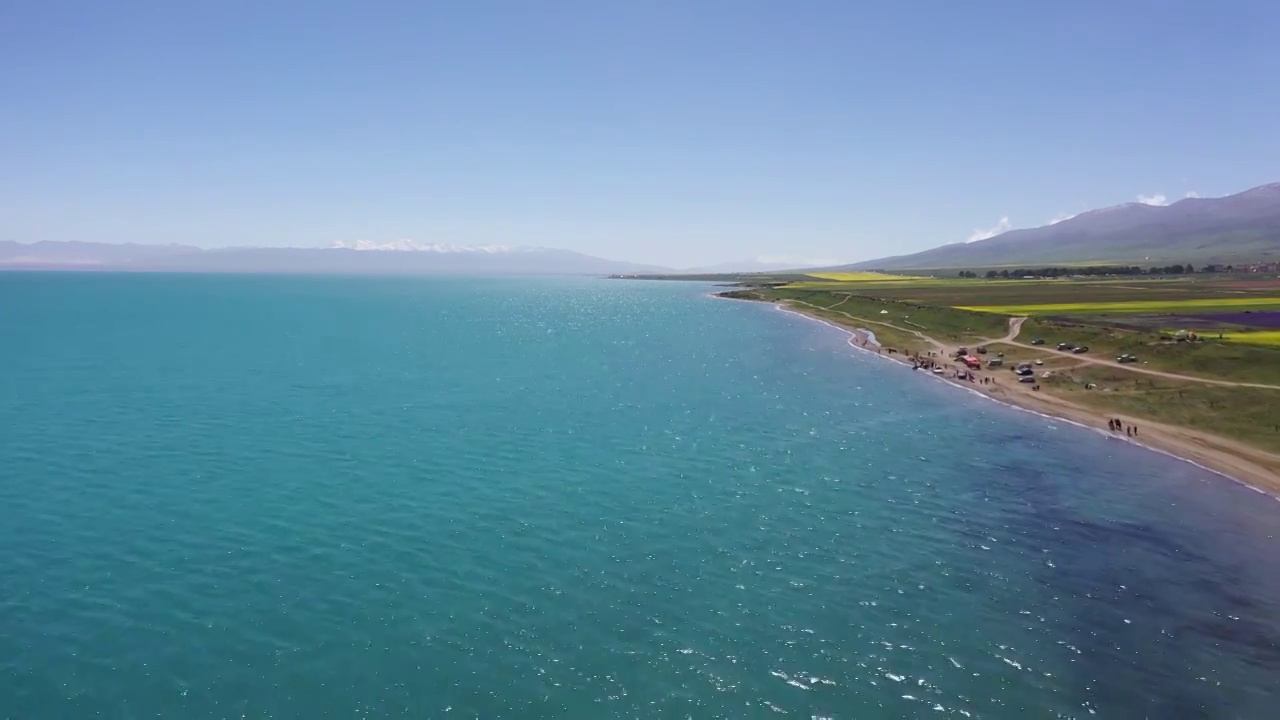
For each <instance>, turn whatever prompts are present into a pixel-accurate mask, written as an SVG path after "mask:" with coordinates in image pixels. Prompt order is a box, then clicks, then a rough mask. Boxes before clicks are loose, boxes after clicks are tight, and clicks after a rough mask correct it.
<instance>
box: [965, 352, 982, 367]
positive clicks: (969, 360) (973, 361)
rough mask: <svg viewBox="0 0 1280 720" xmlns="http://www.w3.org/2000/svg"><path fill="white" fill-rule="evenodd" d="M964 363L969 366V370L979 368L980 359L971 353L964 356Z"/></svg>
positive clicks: (980, 364) (980, 365)
mask: <svg viewBox="0 0 1280 720" xmlns="http://www.w3.org/2000/svg"><path fill="white" fill-rule="evenodd" d="M964 364H965V365H968V366H969V369H971V370H981V369H982V361H981V360H979V359H978V358H976V357H974V356H972V355H965V356H964Z"/></svg>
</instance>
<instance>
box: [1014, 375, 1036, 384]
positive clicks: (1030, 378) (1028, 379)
mask: <svg viewBox="0 0 1280 720" xmlns="http://www.w3.org/2000/svg"><path fill="white" fill-rule="evenodd" d="M1035 381H1036V378H1035V376H1034V375H1023V376H1022V377H1020V378H1018V382H1024V383H1033V382H1035Z"/></svg>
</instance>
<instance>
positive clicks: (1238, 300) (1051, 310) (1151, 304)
mask: <svg viewBox="0 0 1280 720" xmlns="http://www.w3.org/2000/svg"><path fill="white" fill-rule="evenodd" d="M958 307H960V308H961V309H963V310H972V311H974V312H985V313H997V314H1000V315H1137V314H1151V313H1166V314H1190V313H1213V312H1234V311H1238V310H1276V309H1280V297H1225V298H1195V299H1177V298H1161V299H1156V300H1145V299H1144V300H1125V301H1120V302H1097V301H1094V300H1090V301H1089V302H1073V303H1045V304H1029V305H963V306H958Z"/></svg>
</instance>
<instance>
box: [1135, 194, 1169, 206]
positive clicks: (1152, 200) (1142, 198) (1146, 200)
mask: <svg viewBox="0 0 1280 720" xmlns="http://www.w3.org/2000/svg"><path fill="white" fill-rule="evenodd" d="M1138 202H1140V203H1142V204H1143V205H1168V204H1169V198H1167V197H1165V196H1164V195H1163V194H1162V193H1156V194H1155V195H1139V196H1138Z"/></svg>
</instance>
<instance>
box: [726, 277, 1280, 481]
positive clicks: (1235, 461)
mask: <svg viewBox="0 0 1280 720" xmlns="http://www.w3.org/2000/svg"><path fill="white" fill-rule="evenodd" d="M714 296H715V297H720V298H721V299H724V300H734V299H737V298H725V297H722V296H720V295H714ZM748 302H759V301H758V300H748ZM766 302H769V301H766ZM769 304H771V305H773V307H774V308H775V309H777V310H779V311H781V312H784V313H787V314H790V315H797V316H799V317H802V318H805V319H808V320H812V321H815V322H819V323H822V324H823V325H826V326H828V327H832V328H835V329H838V330H840V331H841V332H843V333H845V334H846V335H847V336H848V337H847V338H846V343H847V344H848V345H849V347H851V348H853V349H854V350H858V351H861V352H865V353H868V354H871V355H875V356H878V357H882V358H884V359H886V360H888V361H890V362H893V363H895V364H898V365H902V366H904V367H910V366H911V360H910V358H909V357H907V356H905V355H902V354H899V353H894V354H885V353H882V352H877V351H875V350H874V349H872V348H871V347H868V346H867V345H866V344H864V342H866V341H868V340H869V338H868V337H867V335H866V334H867V333H870V332H871V331H869V330H863V329H861V328H853V327H849V326H846V325H840V324H838V323H834V322H831V321H829V320H826V319H824V318H821V317H817V316H815V315H811V314H809V313H807V312H805V311H804V310H803V309H800V308H796V307H791V306H788V305H786V304H785V303H777V302H770V303H769ZM872 337H874V336H872ZM935 342H936V341H935ZM939 344H941V343H939ZM876 347H879V346H878V344H876ZM926 375H927V376H929V377H931V378H934V379H937V380H941V381H943V382H946V383H947V384H949V385H952V386H955V387H958V388H962V389H965V390H968V391H970V392H972V393H974V394H976V395H978V396H980V397H984V398H986V399H988V400H991V401H993V402H997V403H1000V404H1002V405H1005V406H1007V407H1012V408H1015V409H1017V410H1021V411H1023V412H1029V413H1031V414H1033V415H1037V416H1039V417H1042V418H1044V419H1047V420H1056V421H1061V422H1066V423H1070V424H1072V425H1076V426H1078V427H1080V428H1083V429H1087V430H1093V431H1095V432H1098V433H1100V434H1102V435H1104V436H1106V437H1108V438H1111V439H1113V440H1117V441H1120V442H1127V443H1129V444H1131V445H1137V446H1138V447H1141V448H1144V449H1146V450H1150V451H1153V452H1157V453H1159V454H1161V455H1165V456H1168V457H1171V458H1173V459H1175V460H1180V461H1182V462H1185V463H1189V464H1191V465H1194V466H1196V467H1198V468H1200V469H1201V470H1206V471H1208V472H1211V473H1213V474H1215V475H1219V476H1221V477H1223V478H1226V479H1227V480H1230V481H1232V482H1234V483H1236V484H1238V485H1243V486H1244V487H1247V488H1249V489H1250V490H1253V491H1254V492H1257V493H1259V494H1262V495H1267V496H1269V497H1271V498H1272V499H1273V500H1280V457H1276V456H1273V455H1271V454H1270V453H1267V452H1265V451H1263V450H1259V449H1257V448H1253V447H1250V446H1247V445H1242V444H1240V443H1237V442H1235V441H1233V440H1230V439H1228V438H1222V437H1217V436H1213V435H1209V434H1207V433H1203V432H1200V431H1198V430H1193V429H1190V428H1185V427H1179V426H1176V425H1166V424H1164V423H1160V422H1158V421H1154V420H1150V419H1147V418H1133V417H1132V416H1128V415H1126V414H1122V413H1116V412H1111V413H1108V414H1107V415H1103V414H1102V412H1101V411H1099V410H1094V409H1092V408H1088V407H1085V406H1082V405H1078V404H1076V403H1073V402H1071V401H1070V400H1066V399H1064V398H1061V397H1057V396H1054V395H1052V394H1050V393H1048V392H1043V391H1042V392H1035V391H1032V390H1030V389H1029V388H1027V387H1026V385H1025V384H1023V383H1017V382H1014V383H1005V384H991V385H983V384H979V383H970V382H963V381H960V380H957V379H955V378H953V377H947V376H945V375H935V374H934V373H932V372H927V373H926ZM1106 417H1116V418H1120V419H1122V420H1124V421H1125V422H1126V423H1129V424H1131V425H1137V424H1138V423H1141V427H1142V432H1143V434H1142V436H1141V437H1140V438H1134V437H1129V436H1127V435H1118V434H1117V433H1114V432H1110V431H1108V430H1107V429H1106V428H1105V427H1104V426H1103V424H1102V423H1101V422H1099V420H1100V418H1101V419H1103V420H1105V418H1106ZM1268 461H1270V462H1268ZM1268 465H1270V468H1269V467H1268ZM1271 468H1275V469H1271Z"/></svg>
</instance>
